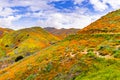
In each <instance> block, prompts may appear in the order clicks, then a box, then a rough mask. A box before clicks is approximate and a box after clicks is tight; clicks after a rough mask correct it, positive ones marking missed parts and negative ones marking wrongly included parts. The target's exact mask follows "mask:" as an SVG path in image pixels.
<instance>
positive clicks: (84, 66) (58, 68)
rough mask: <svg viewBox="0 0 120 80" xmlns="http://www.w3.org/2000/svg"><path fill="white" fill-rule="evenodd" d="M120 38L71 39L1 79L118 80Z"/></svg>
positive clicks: (3, 73) (13, 68) (5, 72)
mask: <svg viewBox="0 0 120 80" xmlns="http://www.w3.org/2000/svg"><path fill="white" fill-rule="evenodd" d="M119 36H120V34H95V35H79V34H78V35H71V36H69V37H67V38H66V39H64V40H63V41H61V42H59V43H57V44H55V45H51V46H50V47H48V48H45V49H43V50H41V51H40V52H37V53H35V54H34V55H32V56H30V57H27V58H25V59H23V60H21V61H19V62H17V63H15V64H14V65H12V66H9V67H8V68H5V69H4V70H2V71H0V74H1V75H0V79H1V80H6V79H10V80H14V79H17V80H22V79H25V80H46V79H47V80H73V79H74V80H94V79H97V80H101V79H102V80H107V79H108V78H109V80H119V79H120V74H118V72H119V71H120V70H119V67H120V53H119V51H120V49H119V48H118V46H119V45H120V43H119V41H118V40H119V39H120V37H119ZM88 43H89V44H88ZM111 44H113V45H111Z"/></svg>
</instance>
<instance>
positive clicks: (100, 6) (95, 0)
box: [90, 0, 108, 11]
mask: <svg viewBox="0 0 120 80" xmlns="http://www.w3.org/2000/svg"><path fill="white" fill-rule="evenodd" d="M90 2H91V4H92V5H93V7H94V9H95V10H97V11H104V10H106V9H107V8H108V6H107V5H106V3H105V2H101V1H100V0H90Z"/></svg>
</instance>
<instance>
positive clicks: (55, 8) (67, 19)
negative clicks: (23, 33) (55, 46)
mask: <svg viewBox="0 0 120 80" xmlns="http://www.w3.org/2000/svg"><path fill="white" fill-rule="evenodd" d="M119 8H120V0H0V26H1V27H5V28H12V29H21V28H25V27H31V26H41V27H56V28H84V27H85V26H87V25H89V24H90V23H91V22H93V21H95V20H97V19H98V18H100V17H101V16H103V15H105V14H106V13H108V12H110V11H113V10H116V9H119Z"/></svg>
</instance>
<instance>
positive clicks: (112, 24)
mask: <svg viewBox="0 0 120 80" xmlns="http://www.w3.org/2000/svg"><path fill="white" fill-rule="evenodd" d="M79 33H84V34H89V33H120V9H119V10H117V11H113V12H110V13H109V14H107V15H105V16H103V17H101V18H100V19H99V20H97V21H95V22H93V23H91V24H90V25H88V26H87V27H85V28H83V29H81V30H80V31H79Z"/></svg>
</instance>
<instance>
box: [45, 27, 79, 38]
mask: <svg viewBox="0 0 120 80" xmlns="http://www.w3.org/2000/svg"><path fill="white" fill-rule="evenodd" d="M44 29H45V30H46V31H48V32H50V33H51V34H53V35H55V36H57V37H59V38H65V37H66V36H68V35H71V34H75V33H77V32H78V31H79V29H74V28H70V29H64V28H62V29H56V28H52V27H46V28H44Z"/></svg>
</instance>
